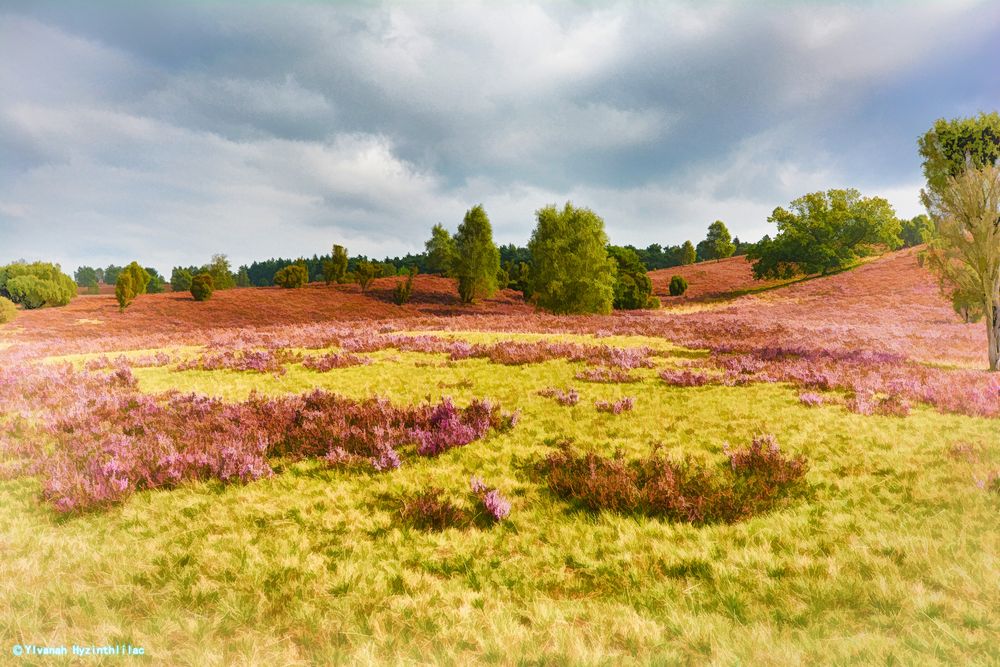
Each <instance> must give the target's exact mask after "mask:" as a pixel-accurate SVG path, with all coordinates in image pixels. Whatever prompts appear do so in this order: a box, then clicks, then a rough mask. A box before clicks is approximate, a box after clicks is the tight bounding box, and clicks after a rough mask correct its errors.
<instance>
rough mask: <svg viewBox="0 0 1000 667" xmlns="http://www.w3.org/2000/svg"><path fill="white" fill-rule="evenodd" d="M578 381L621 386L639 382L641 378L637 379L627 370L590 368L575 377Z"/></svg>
mask: <svg viewBox="0 0 1000 667" xmlns="http://www.w3.org/2000/svg"><path fill="white" fill-rule="evenodd" d="M573 377H575V378H576V379H577V380H583V381H584V382H600V383H606V384H621V383H625V382H639V381H640V378H637V377H635V376H634V375H632V374H631V373H629V372H628V371H627V370H623V369H621V368H588V369H586V370H583V371H580V372H578V373H577V374H576V375H574V376H573Z"/></svg>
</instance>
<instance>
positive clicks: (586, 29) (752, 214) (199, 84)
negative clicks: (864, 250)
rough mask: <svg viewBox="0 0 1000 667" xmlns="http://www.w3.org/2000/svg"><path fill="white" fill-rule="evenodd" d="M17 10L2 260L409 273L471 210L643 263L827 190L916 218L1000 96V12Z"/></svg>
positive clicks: (518, 232) (746, 227)
mask: <svg viewBox="0 0 1000 667" xmlns="http://www.w3.org/2000/svg"><path fill="white" fill-rule="evenodd" d="M5 6H6V9H0V150H2V151H3V156H4V159H3V162H2V164H0V234H3V235H4V244H3V248H2V252H0V255H2V256H0V260H2V259H9V258H13V257H21V256H26V257H31V256H38V257H43V256H44V257H53V256H54V257H56V258H57V259H60V260H62V261H64V262H66V263H67V264H69V265H75V264H77V263H107V262H109V261H116V262H122V261H128V260H130V259H132V258H136V257H138V258H142V259H143V261H145V262H147V263H152V264H158V265H159V266H160V267H161V268H164V269H165V268H167V267H168V266H169V265H171V264H176V263H185V264H187V263H191V262H197V261H202V260H203V259H205V258H207V257H208V255H210V254H211V253H212V252H217V251H225V252H228V253H229V254H230V255H231V256H232V257H233V258H234V259H235V260H236V261H239V262H242V261H248V260H250V259H253V258H260V257H266V256H270V255H273V254H284V255H286V256H289V255H298V254H302V253H306V254H312V253H313V252H321V251H323V250H324V249H325V248H327V247H328V246H329V245H330V244H331V243H332V242H333V241H335V240H336V241H340V242H346V243H348V245H349V246H350V248H351V249H352V250H356V251H358V252H366V253H369V254H377V255H378V254H384V253H393V254H394V253H401V252H406V251H411V250H416V249H418V248H419V247H420V246H421V244H422V240H423V237H424V236H426V233H427V229H428V228H429V227H430V225H431V224H433V223H435V222H439V221H440V222H444V223H445V224H447V225H449V226H452V227H454V225H456V224H457V222H458V221H459V220H460V219H461V215H462V213H463V211H464V210H465V208H467V207H468V206H470V205H471V204H473V203H476V202H483V203H484V204H486V207H487V210H488V211H489V212H490V214H491V217H492V219H493V222H494V226H495V228H496V232H497V236H498V239H499V240H501V241H503V242H506V241H515V242H523V241H524V240H525V239H526V238H527V237H528V235H529V233H530V229H531V227H532V222H533V220H532V216H533V212H534V210H535V209H537V208H538V207H539V206H541V205H544V204H546V203H550V202H562V201H565V200H566V199H573V200H574V201H575V202H576V203H578V204H582V205H588V206H591V207H593V208H594V209H595V210H597V211H598V212H599V213H601V214H602V215H603V216H604V217H605V219H606V221H607V223H608V228H609V232H610V234H611V236H612V238H613V239H614V240H615V241H616V242H621V243H636V244H641V245H646V244H648V243H651V242H659V243H678V242H680V241H683V240H684V239H686V238H692V239H694V240H698V238H700V237H701V236H702V235H703V234H704V228H705V226H707V224H708V223H709V222H711V221H712V220H714V219H716V218H722V219H724V220H726V221H727V222H728V223H729V224H730V227H731V228H732V229H733V230H734V232H735V233H737V234H740V235H741V236H743V237H744V238H751V237H757V236H760V235H761V234H762V233H764V232H765V231H768V229H767V224H766V218H767V215H768V213H769V211H770V210H771V209H772V208H773V207H774V206H776V205H780V204H784V203H786V202H787V201H788V200H789V199H791V198H794V197H796V196H798V195H800V194H803V193H804V192H807V191H810V190H815V189H820V188H827V187H844V186H854V187H858V188H860V189H862V191H864V192H866V193H869V192H870V193H872V194H883V195H884V196H888V197H889V198H890V200H891V201H892V202H893V203H894V204H895V205H896V206H897V208H898V209H900V212H901V213H904V214H906V215H913V214H914V213H916V212H917V211H918V204H917V197H916V194H917V191H918V189H919V187H920V170H919V159H918V157H917V155H916V150H915V141H916V137H917V136H918V135H919V134H920V133H921V132H923V131H924V130H925V129H926V128H927V127H928V126H929V125H930V124H931V123H932V122H933V120H934V119H935V118H937V117H940V116H955V115H963V114H970V113H974V112H975V111H977V110H979V109H981V108H982V109H988V108H994V107H996V105H997V102H996V100H997V99H998V96H1000V89H998V75H997V73H996V70H995V68H994V60H995V58H994V57H992V56H994V54H995V53H996V51H995V46H994V45H995V43H996V40H997V38H998V37H1000V27H998V25H1000V8H998V7H997V6H996V5H993V4H991V3H987V2H978V3H975V2H968V3H950V4H947V5H945V4H944V3H938V4H930V3H928V4H898V3H896V4H882V5H880V4H854V5H844V4H829V5H825V4H819V3H803V4H802V5H801V6H796V5H791V4H788V3H781V4H767V5H765V4H756V5H752V4H746V5H737V4H726V3H713V4H707V3H697V4H695V3H648V4H645V3H644V4H637V3H621V4H617V3H616V4H610V3H609V4H596V5H573V4H568V3H541V4H540V3H489V4H488V3H483V4H470V3H461V4H459V3H451V4H420V5H413V4H402V3H400V4H382V5H369V4H365V5H362V4H358V5H343V4H329V5H327V4H322V3H304V4H289V3H282V4H274V5H267V4H259V3H253V4H235V3H233V4H224V3H223V4H220V3H205V4H194V3H191V4H171V5H164V6H152V5H148V4H146V3H141V4H140V3H103V4H95V3H88V4H86V5H84V4H64V3H7V4H6V5H5Z"/></svg>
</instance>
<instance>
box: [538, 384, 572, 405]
mask: <svg viewBox="0 0 1000 667" xmlns="http://www.w3.org/2000/svg"><path fill="white" fill-rule="evenodd" d="M538 395H539V396H544V397H546V398H554V399H556V402H557V403H559V405H576V404H577V403H579V402H580V394H579V393H578V392H577V391H576V389H573V387H570V388H569V389H567V390H566V391H560V390H559V389H556V388H555V387H548V388H546V389H541V390H539V392H538Z"/></svg>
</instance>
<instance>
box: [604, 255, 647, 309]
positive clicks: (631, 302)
mask: <svg viewBox="0 0 1000 667" xmlns="http://www.w3.org/2000/svg"><path fill="white" fill-rule="evenodd" d="M608 255H609V256H610V257H611V259H612V260H614V262H615V268H616V271H615V291H614V295H615V296H614V302H613V303H612V305H613V307H614V308H615V309H618V310H636V309H638V308H646V307H647V306H649V305H650V299H649V297H650V295H652V293H653V283H652V281H650V279H649V276H648V275H646V267H645V266H644V265H643V263H642V262H641V261H640V260H639V255H638V254H636V252H635V251H634V250H632V249H631V248H622V247H620V246H608Z"/></svg>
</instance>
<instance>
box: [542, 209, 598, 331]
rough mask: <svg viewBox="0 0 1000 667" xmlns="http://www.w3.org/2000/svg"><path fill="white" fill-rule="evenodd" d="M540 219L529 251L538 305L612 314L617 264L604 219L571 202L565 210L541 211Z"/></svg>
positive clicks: (546, 307)
mask: <svg viewBox="0 0 1000 667" xmlns="http://www.w3.org/2000/svg"><path fill="white" fill-rule="evenodd" d="M536 217H537V219H538V224H537V225H536V227H535V231H534V232H532V234H531V241H530V242H529V243H528V250H529V251H530V252H531V257H532V262H533V265H532V268H531V274H530V278H529V280H530V284H531V291H532V294H533V298H534V299H535V302H536V303H537V304H538V306H539V307H541V308H544V309H546V310H550V311H552V312H555V313H605V314H606V313H610V312H611V307H612V305H613V303H614V285H615V263H614V260H612V259H611V258H610V257H609V256H608V251H607V245H608V237H607V234H605V233H604V220H602V219H601V218H600V216H598V215H597V214H596V213H594V212H593V211H591V210H590V209H586V208H576V207H574V206H573V205H572V204H571V203H568V202H567V203H566V206H565V207H563V209H562V210H561V211H560V210H559V209H557V208H556V207H555V206H546V207H545V208H542V209H539V210H538V211H537V212H536Z"/></svg>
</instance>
